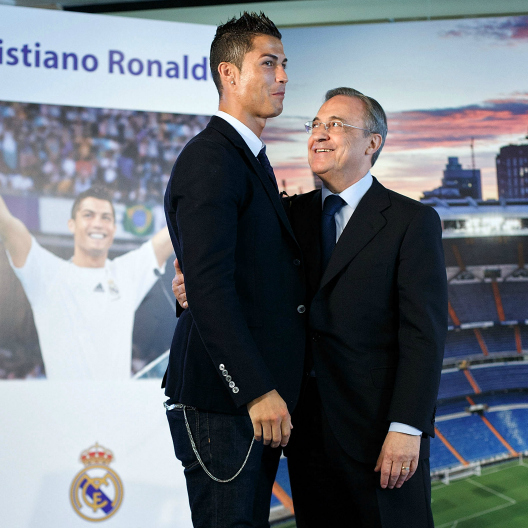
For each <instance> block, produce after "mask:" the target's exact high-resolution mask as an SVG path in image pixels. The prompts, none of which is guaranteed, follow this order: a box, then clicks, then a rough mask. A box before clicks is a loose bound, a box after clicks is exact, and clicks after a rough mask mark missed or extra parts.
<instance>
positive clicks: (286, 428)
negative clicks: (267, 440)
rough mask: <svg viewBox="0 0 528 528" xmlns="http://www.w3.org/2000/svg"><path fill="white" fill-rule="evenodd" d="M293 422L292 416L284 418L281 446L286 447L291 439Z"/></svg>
mask: <svg viewBox="0 0 528 528" xmlns="http://www.w3.org/2000/svg"><path fill="white" fill-rule="evenodd" d="M291 429H292V424H291V421H290V418H289V417H287V418H286V419H285V420H282V423H281V436H282V438H281V444H280V445H281V447H286V446H287V445H288V442H289V441H290V435H291Z"/></svg>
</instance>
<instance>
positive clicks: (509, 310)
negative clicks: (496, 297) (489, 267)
mask: <svg viewBox="0 0 528 528" xmlns="http://www.w3.org/2000/svg"><path fill="white" fill-rule="evenodd" d="M499 291H500V293H501V298H502V305H503V307H504V315H505V316H506V320H521V319H522V320H526V319H528V302H527V299H528V281H504V282H501V283H499Z"/></svg>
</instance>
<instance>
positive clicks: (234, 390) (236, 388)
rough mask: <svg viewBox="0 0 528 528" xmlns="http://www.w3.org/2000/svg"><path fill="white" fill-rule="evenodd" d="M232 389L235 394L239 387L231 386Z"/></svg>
mask: <svg viewBox="0 0 528 528" xmlns="http://www.w3.org/2000/svg"><path fill="white" fill-rule="evenodd" d="M232 390H233V392H234V393H235V394H237V392H238V391H239V390H240V389H239V388H238V387H233V389H232Z"/></svg>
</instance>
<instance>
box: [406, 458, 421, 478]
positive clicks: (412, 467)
mask: <svg viewBox="0 0 528 528" xmlns="http://www.w3.org/2000/svg"><path fill="white" fill-rule="evenodd" d="M409 465H410V469H409V473H408V474H407V478H406V479H405V481H408V480H409V479H410V478H411V477H412V476H413V475H414V474H415V473H416V470H417V469H418V460H411V463H410V464H409Z"/></svg>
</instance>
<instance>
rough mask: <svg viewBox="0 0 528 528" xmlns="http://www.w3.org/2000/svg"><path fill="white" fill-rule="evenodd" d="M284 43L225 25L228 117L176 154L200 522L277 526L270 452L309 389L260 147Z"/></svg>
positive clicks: (296, 259)
mask: <svg viewBox="0 0 528 528" xmlns="http://www.w3.org/2000/svg"><path fill="white" fill-rule="evenodd" d="M280 39H281V35H280V33H279V32H278V30H277V28H276V27H275V26H274V25H273V23H272V22H271V21H270V20H269V19H268V18H267V17H265V16H264V15H262V14H261V15H254V14H247V13H244V15H242V16H241V17H240V18H239V19H238V20H235V19H232V20H230V21H229V22H227V23H226V24H224V25H223V26H219V27H218V30H217V33H216V36H215V38H214V41H213V43H212V46H211V56H210V65H211V71H212V75H213V79H214V81H215V84H216V86H217V88H218V91H219V94H220V103H219V112H218V113H217V114H216V115H215V116H213V117H212V118H211V121H210V123H209V125H208V126H207V128H206V129H205V130H204V131H203V132H201V133H200V134H198V135H197V136H196V137H195V138H194V139H192V140H191V141H190V142H189V143H188V144H187V146H186V147H185V149H184V150H183V151H182V153H181V154H180V156H179V157H178V160H177V162H176V164H175V165H174V169H173V171H172V175H171V179H170V181H169V185H168V188H167V192H166V195H165V210H166V215H167V223H168V227H169V232H170V235H171V239H172V242H173V245H174V249H175V252H176V255H177V258H178V261H179V262H180V265H181V268H182V270H183V271H184V273H185V279H186V287H187V296H188V300H189V306H190V308H189V309H188V310H186V311H185V312H184V313H183V314H182V315H181V316H180V319H179V322H178V325H177V328H176V331H175V334H174V339H173V342H172V345H171V351H170V359H169V365H168V369H167V373H166V379H165V383H166V386H165V394H166V395H167V396H168V397H169V400H168V402H167V403H166V407H167V417H168V420H169V425H170V429H171V434H172V438H173V441H174V449H175V453H176V457H177V458H178V459H179V460H180V461H181V462H182V464H183V466H184V468H185V470H184V472H185V476H186V480H187V489H188V494H189V501H190V505H191V511H192V519H193V524H194V526H195V527H208V528H229V527H240V526H247V527H258V528H260V527H264V526H269V523H268V516H269V504H270V499H271V489H272V485H273V481H274V478H275V473H276V470H277V466H278V462H279V457H280V449H272V447H274V448H276V447H278V446H279V445H282V446H285V445H286V444H287V442H288V440H289V437H290V430H291V419H290V414H289V411H290V410H292V409H293V408H294V407H295V405H296V402H297V399H298V397H299V391H300V386H301V380H302V372H303V362H304V353H305V318H306V314H305V301H304V299H305V278H304V271H303V266H302V256H301V252H300V248H299V246H298V244H297V242H296V240H295V238H294V235H293V232H292V229H291V226H290V223H289V221H288V218H287V216H286V213H285V211H284V208H283V206H282V204H281V200H280V197H279V191H278V188H277V183H276V181H275V176H274V174H273V170H272V168H271V166H270V164H269V161H268V160H267V157H266V155H265V149H264V148H263V147H264V145H263V143H262V141H261V140H260V135H261V133H262V130H263V129H264V126H265V124H266V119H267V118H270V117H275V116H277V115H279V114H280V113H281V112H282V104H283V99H284V95H285V88H286V83H287V80H288V78H287V75H286V72H285V66H286V57H285V55H284V50H283V46H282V43H281V40H280ZM270 284H273V287H270V286H269V285H270ZM278 297H280V303H277V298H278ZM253 437H254V438H255V439H256V440H257V441H256V442H255V443H253ZM259 440H262V442H260V441H259ZM241 468H243V469H242V471H240V469H241Z"/></svg>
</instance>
